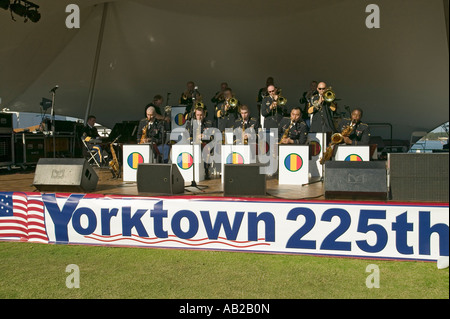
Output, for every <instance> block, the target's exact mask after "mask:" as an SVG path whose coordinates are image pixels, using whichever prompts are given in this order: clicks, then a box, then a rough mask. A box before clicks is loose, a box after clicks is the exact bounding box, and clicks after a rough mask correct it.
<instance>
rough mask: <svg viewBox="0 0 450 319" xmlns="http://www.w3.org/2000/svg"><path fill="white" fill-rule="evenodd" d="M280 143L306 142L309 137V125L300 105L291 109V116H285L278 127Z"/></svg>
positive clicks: (299, 143)
mask: <svg viewBox="0 0 450 319" xmlns="http://www.w3.org/2000/svg"><path fill="white" fill-rule="evenodd" d="M278 137H279V141H280V144H297V145H304V144H306V141H307V138H308V126H306V123H305V122H304V121H303V119H302V112H301V111H300V107H298V106H296V107H294V108H293V109H292V110H291V116H290V117H285V118H283V119H282V120H281V122H280V127H279V129H278Z"/></svg>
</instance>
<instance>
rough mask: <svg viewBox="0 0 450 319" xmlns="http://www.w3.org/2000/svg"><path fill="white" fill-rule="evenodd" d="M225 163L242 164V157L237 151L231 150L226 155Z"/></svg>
mask: <svg viewBox="0 0 450 319" xmlns="http://www.w3.org/2000/svg"><path fill="white" fill-rule="evenodd" d="M225 163H226V164H244V157H243V156H242V155H241V154H239V153H237V152H233V153H231V154H230V155H228V156H227V159H226V161H225Z"/></svg>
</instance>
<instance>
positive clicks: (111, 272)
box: [0, 242, 449, 299]
mask: <svg viewBox="0 0 450 319" xmlns="http://www.w3.org/2000/svg"><path fill="white" fill-rule="evenodd" d="M69 264H76V265H78V267H79V270H80V288H72V289H69V288H67V287H66V278H67V277H68V276H69V275H70V273H68V272H66V267H67V265H69ZM369 264H375V265H377V266H378V267H379V269H380V288H372V289H369V288H367V287H366V278H367V276H369V275H370V274H369V273H367V272H366V267H367V266H368V265H369ZM0 298H167V299H171V298H188V299H190V298H212V299H235V298H237V299H240V298H252V299H253V298H256V299H259V298H271V299H278V298H282V299H284V298H294V299H296V298H449V271H448V269H445V270H438V269H437V267H436V263H430V262H399V261H379V260H357V259H347V258H327V257H313V256H292V255H267V254H254V253H233V252H213V251H188V250H169V249H143V248H113V247H95V246H66V245H47V244H31V243H16V242H0Z"/></svg>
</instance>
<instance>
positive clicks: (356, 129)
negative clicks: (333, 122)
mask: <svg viewBox="0 0 450 319" xmlns="http://www.w3.org/2000/svg"><path fill="white" fill-rule="evenodd" d="M362 115H363V111H362V110H361V109H360V108H355V109H354V110H353V111H352V113H351V118H344V119H342V120H341V121H340V123H339V125H338V132H342V131H343V130H344V128H346V127H348V126H352V127H353V131H352V133H351V134H350V136H348V137H347V136H344V141H343V142H344V143H345V144H347V145H369V139H370V129H369V125H367V124H366V123H362V122H361V118H362Z"/></svg>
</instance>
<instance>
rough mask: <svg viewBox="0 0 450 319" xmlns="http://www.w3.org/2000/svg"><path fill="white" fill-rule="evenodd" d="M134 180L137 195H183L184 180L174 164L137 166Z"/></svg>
mask: <svg viewBox="0 0 450 319" xmlns="http://www.w3.org/2000/svg"><path fill="white" fill-rule="evenodd" d="M136 180H137V189H138V192H139V193H156V194H169V195H172V194H181V193H184V178H183V176H182V175H181V173H180V171H179V169H178V167H177V165H176V164H139V165H138V168H137V179H136Z"/></svg>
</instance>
